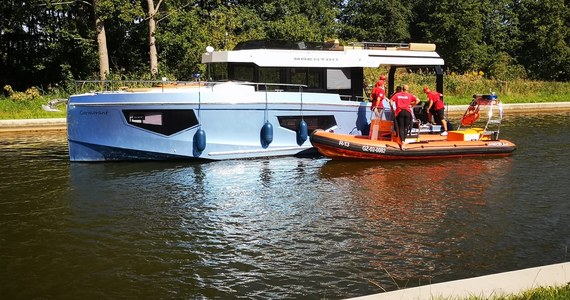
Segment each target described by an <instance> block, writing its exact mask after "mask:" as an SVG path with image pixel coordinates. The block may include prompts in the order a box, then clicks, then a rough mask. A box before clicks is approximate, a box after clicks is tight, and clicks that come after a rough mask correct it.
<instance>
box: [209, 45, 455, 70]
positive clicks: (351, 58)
mask: <svg viewBox="0 0 570 300" xmlns="http://www.w3.org/2000/svg"><path fill="white" fill-rule="evenodd" d="M202 63H253V64H255V65H257V66H259V67H308V68H351V67H360V68H377V67H379V66H394V67H400V66H401V67H403V66H443V65H444V61H443V59H442V58H441V57H440V56H439V54H437V52H435V45H434V44H422V43H409V44H393V43H376V42H358V43H352V44H351V45H348V46H340V45H339V44H338V42H336V43H335V42H330V43H307V42H282V41H248V42H243V43H240V44H238V45H237V46H236V47H235V48H234V49H233V50H231V51H227V50H226V51H214V52H211V53H204V54H202Z"/></svg>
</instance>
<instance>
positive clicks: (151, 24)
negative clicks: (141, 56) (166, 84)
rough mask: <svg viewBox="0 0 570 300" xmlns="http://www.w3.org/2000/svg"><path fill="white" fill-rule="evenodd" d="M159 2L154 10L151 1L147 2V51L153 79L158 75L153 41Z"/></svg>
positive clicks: (154, 41) (156, 56)
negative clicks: (148, 48) (148, 49)
mask: <svg viewBox="0 0 570 300" xmlns="http://www.w3.org/2000/svg"><path fill="white" fill-rule="evenodd" d="M161 2H162V0H161V1H159V2H158V4H157V5H156V8H155V7H154V3H153V0H147V3H148V16H149V21H148V32H149V46H150V51H149V53H150V74H151V76H152V77H153V78H154V77H156V75H157V74H158V54H157V51H156V39H155V32H156V20H155V19H154V16H155V14H156V11H157V10H158V8H159V6H160V3H161Z"/></svg>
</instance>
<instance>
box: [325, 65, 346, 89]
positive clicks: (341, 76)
mask: <svg viewBox="0 0 570 300" xmlns="http://www.w3.org/2000/svg"><path fill="white" fill-rule="evenodd" d="M350 83H351V80H350V70H349V69H327V90H348V89H350V88H351V84H350Z"/></svg>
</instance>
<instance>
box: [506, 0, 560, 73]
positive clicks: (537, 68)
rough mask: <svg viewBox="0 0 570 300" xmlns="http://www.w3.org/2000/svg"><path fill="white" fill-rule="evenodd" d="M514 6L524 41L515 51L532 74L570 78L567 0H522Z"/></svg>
mask: <svg viewBox="0 0 570 300" xmlns="http://www.w3.org/2000/svg"><path fill="white" fill-rule="evenodd" d="M518 2H519V4H518V5H517V6H516V7H515V11H516V13H517V15H518V17H519V22H520V25H519V26H520V35H519V36H518V38H519V39H520V40H521V41H522V42H521V43H520V47H519V48H518V49H517V51H516V56H518V57H519V59H520V61H521V63H522V64H523V65H524V66H525V67H526V69H527V71H528V73H529V77H531V78H534V79H545V80H558V81H569V80H570V29H569V28H570V8H569V7H568V6H567V5H566V4H565V1H564V0H544V1H539V2H537V1H532V0H521V1H518Z"/></svg>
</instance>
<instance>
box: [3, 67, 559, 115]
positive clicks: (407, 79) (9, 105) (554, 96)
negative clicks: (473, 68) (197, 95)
mask: <svg viewBox="0 0 570 300" xmlns="http://www.w3.org/2000/svg"><path fill="white" fill-rule="evenodd" d="M380 74H387V72H386V70H383V69H378V68H374V69H372V68H368V69H365V70H364V75H365V81H366V82H367V83H369V84H372V85H373V84H374V82H375V81H376V79H377V78H378V76H379V75H380ZM395 84H396V85H401V84H408V85H409V86H410V90H411V92H412V93H414V94H415V95H417V96H418V97H419V98H420V99H425V94H424V93H423V91H422V88H423V86H424V85H428V86H430V87H431V88H432V89H434V88H435V75H433V74H418V73H407V72H406V71H405V70H400V71H399V72H397V73H396V82H395ZM490 91H494V92H496V93H497V94H498V95H499V99H501V100H502V101H503V103H541V102H567V101H570V82H541V81H531V80H525V79H516V80H512V81H508V82H505V81H499V80H494V79H487V78H485V77H484V76H483V75H482V74H479V73H473V74H466V75H456V74H447V75H445V77H444V96H445V98H444V99H445V103H447V104H449V105H460V104H469V103H470V102H471V99H472V97H473V94H485V93H489V92H490ZM16 94H19V95H20V97H15V96H12V97H11V98H7V97H2V96H0V119H4V120H6V119H37V118H63V117H65V109H66V106H65V105H59V106H58V107H57V108H58V109H60V110H61V112H46V111H44V110H43V109H42V104H44V105H45V104H47V103H48V102H49V101H50V100H53V99H55V98H68V97H69V95H68V94H66V93H64V92H63V91H62V90H57V91H53V92H51V93H48V94H44V95H41V96H39V97H36V98H33V99H31V100H30V99H25V97H23V96H22V95H23V93H21V92H20V93H19V92H16Z"/></svg>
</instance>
